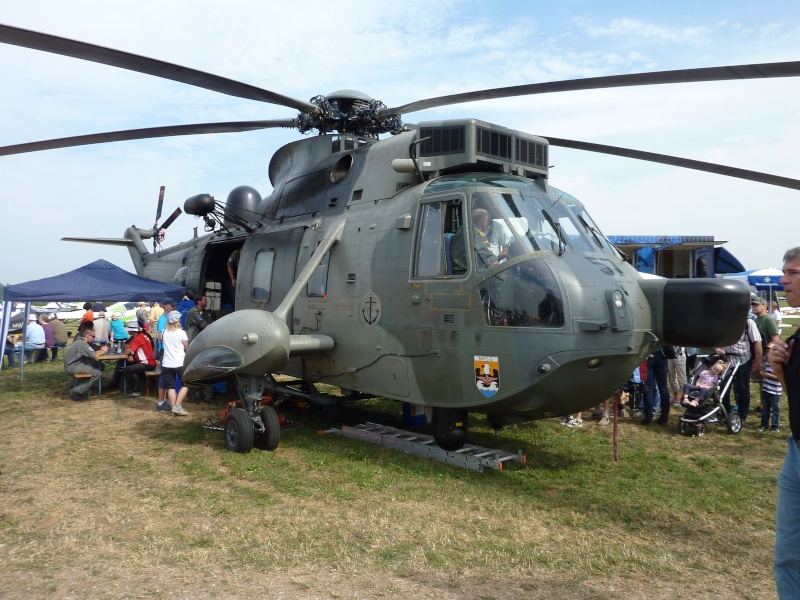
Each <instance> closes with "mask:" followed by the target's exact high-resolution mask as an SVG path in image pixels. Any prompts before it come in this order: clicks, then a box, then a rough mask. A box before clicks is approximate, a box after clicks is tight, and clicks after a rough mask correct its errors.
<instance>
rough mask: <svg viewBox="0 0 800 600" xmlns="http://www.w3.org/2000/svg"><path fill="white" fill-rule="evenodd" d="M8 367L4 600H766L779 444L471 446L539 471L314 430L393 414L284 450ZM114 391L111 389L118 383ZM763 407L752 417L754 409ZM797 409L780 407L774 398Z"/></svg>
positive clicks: (756, 436)
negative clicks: (76, 393)
mask: <svg viewBox="0 0 800 600" xmlns="http://www.w3.org/2000/svg"><path fill="white" fill-rule="evenodd" d="M25 375H26V379H27V381H25V382H23V383H21V382H20V381H19V370H18V369H16V370H11V371H8V370H4V371H3V372H2V373H1V374H0V398H1V399H0V597H2V598H5V599H17V598H20V599H21V598H26V599H27V598H342V599H349V598H364V599H366V598H394V597H402V598H423V599H433V598H437V599H451V598H452V599H455V598H459V599H476V600H477V599H507V598H589V599H600V598H625V599H628V598H647V599H648V600H649V599H656V598H671V599H674V598H711V597H713V598H717V599H722V598H736V599H741V598H753V599H755V598H774V597H775V592H774V584H773V580H772V575H771V569H772V555H773V543H774V508H775V497H776V476H777V473H778V470H779V469H780V466H781V464H782V459H783V455H784V453H785V437H786V435H788V423H787V416H786V408H785V406H784V415H783V421H784V429H783V432H782V433H781V434H770V433H759V432H757V431H756V428H757V427H758V419H757V415H755V414H754V415H751V418H750V419H749V421H748V422H747V423H746V426H745V430H744V431H743V432H742V433H741V435H738V436H734V435H730V434H728V433H727V431H726V430H725V428H724V427H715V426H710V427H709V428H708V430H707V433H706V435H705V436H704V437H702V438H696V437H685V436H681V435H680V434H679V433H678V431H677V412H676V411H674V410H673V413H672V415H671V418H670V424H669V426H667V427H659V426H657V425H651V426H650V427H643V426H641V425H638V424H637V423H635V422H634V421H632V420H630V419H622V420H621V421H620V425H619V436H618V439H619V442H618V444H619V461H618V462H614V460H613V452H612V449H613V448H612V428H611V427H603V428H601V427H599V426H597V425H596V424H594V423H592V422H590V420H588V413H586V417H587V418H586V420H585V421H584V427H583V428H581V429H567V428H565V427H563V426H561V425H560V424H559V423H558V422H557V421H556V420H549V421H542V422H539V423H536V424H526V425H523V426H519V427H518V428H516V429H506V430H504V431H503V432H501V434H500V436H499V437H495V436H494V433H493V432H492V431H491V430H490V429H489V428H488V427H487V424H486V422H485V421H484V420H483V419H481V418H479V417H473V419H472V421H471V424H472V430H471V435H472V439H471V441H473V442H475V443H478V444H481V445H485V446H489V447H496V448H503V449H506V450H509V451H512V452H513V451H516V450H517V449H518V448H521V449H522V450H523V451H524V452H525V454H526V455H527V464H526V465H519V466H511V467H507V468H506V469H504V470H502V471H499V472H498V471H492V470H489V471H487V472H484V473H477V472H472V471H466V470H462V469H459V468H456V467H451V466H447V465H444V464H440V463H435V462H430V461H427V460H425V459H422V458H416V457H412V456H408V455H405V454H401V453H397V452H394V451H391V450H388V449H384V448H379V447H376V446H372V445H367V444H365V443H363V442H358V441H354V440H349V439H346V438H342V437H339V436H333V435H322V434H320V433H319V431H320V430H324V429H326V428H330V427H339V426H341V425H342V424H345V423H347V424H355V423H360V422H364V421H365V420H373V421H377V422H380V423H385V424H389V425H396V426H402V424H401V423H400V419H399V418H400V406H399V404H396V403H392V402H388V401H378V400H376V401H370V402H363V403H357V404H353V405H351V406H350V407H348V408H347V409H346V410H345V411H344V412H343V414H341V415H340V416H338V417H335V418H332V417H325V416H323V415H321V414H317V413H313V412H300V411H297V412H291V413H289V414H288V415H287V416H288V417H289V418H290V419H291V420H293V421H295V422H297V424H298V425H299V426H298V427H296V428H294V429H290V430H288V431H286V432H284V435H283V439H282V442H281V445H280V447H279V448H278V450H277V451H276V452H272V453H267V452H260V451H258V450H254V451H253V452H251V453H249V454H246V455H239V454H233V453H229V452H227V451H226V450H225V448H224V444H223V440H222V434H220V433H217V432H212V431H207V430H205V429H203V427H202V425H203V422H204V420H205V419H207V418H212V417H214V416H215V415H216V413H217V412H218V411H219V409H220V408H221V407H222V402H220V404H219V405H217V406H213V407H210V406H208V405H191V404H190V405H188V408H189V410H190V412H191V414H190V416H189V417H174V416H172V415H170V414H163V413H157V412H156V411H155V410H154V400H153V399H152V398H136V399H130V398H129V399H125V400H123V399H122V396H121V393H119V392H113V393H106V394H104V395H103V398H102V399H97V398H96V396H95V395H93V397H92V399H91V400H90V401H86V402H82V403H75V402H72V401H71V400H70V399H69V397H68V396H67V395H65V394H64V392H65V390H66V387H67V384H68V379H69V378H68V376H67V375H65V374H64V372H63V370H62V364H61V363H60V362H58V363H54V364H49V363H47V364H38V365H30V366H28V368H26V370H25ZM107 377H108V376H107ZM756 398H757V397H754V401H753V405H754V406H755V405H756V404H757V403H758V402H757V399H756ZM784 403H785V399H784Z"/></svg>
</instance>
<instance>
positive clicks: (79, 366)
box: [3, 290, 214, 416]
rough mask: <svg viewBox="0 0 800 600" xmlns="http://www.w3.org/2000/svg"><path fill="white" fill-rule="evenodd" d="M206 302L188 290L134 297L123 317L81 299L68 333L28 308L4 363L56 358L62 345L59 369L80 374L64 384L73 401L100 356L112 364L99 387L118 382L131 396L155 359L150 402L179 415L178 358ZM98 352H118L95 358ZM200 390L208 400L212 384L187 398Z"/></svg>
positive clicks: (195, 398) (201, 325) (93, 382)
mask: <svg viewBox="0 0 800 600" xmlns="http://www.w3.org/2000/svg"><path fill="white" fill-rule="evenodd" d="M207 306H208V299H207V297H206V296H204V295H197V296H195V295H194V294H193V292H192V291H191V290H189V291H187V292H186V295H185V296H184V297H183V298H182V299H181V300H180V301H176V300H174V299H173V298H168V297H167V298H162V299H161V301H160V302H153V303H152V304H148V303H146V302H139V303H138V305H137V308H136V312H135V317H134V318H130V319H128V320H127V321H124V320H123V318H122V317H121V315H119V314H118V313H111V314H109V313H108V309H107V308H106V306H105V305H104V304H103V303H100V302H96V303H91V302H86V303H85V304H84V305H83V309H84V314H83V316H82V318H81V320H80V322H79V324H78V328H77V331H76V333H75V335H74V336H72V333H71V332H68V330H67V327H66V325H65V324H64V323H63V322H62V321H61V320H60V319H59V318H58V316H57V315H55V314H51V315H46V314H41V315H37V314H35V313H31V314H30V316H29V320H28V324H27V326H26V328H25V332H24V338H23V339H21V340H20V341H19V342H18V343H15V342H14V341H13V340H12V339H11V336H9V337H7V338H6V343H5V347H4V349H3V355H4V356H6V357H8V366H9V367H10V368H14V367H16V365H17V362H18V361H20V360H24V361H26V362H27V363H34V362H45V361H46V362H50V361H53V360H57V357H58V352H59V350H63V355H64V370H65V371H66V372H67V373H68V374H70V375H82V376H81V377H77V378H75V380H74V381H75V383H74V385H73V386H72V387H70V389H69V395H70V396H71V398H72V399H73V400H75V401H81V400H84V399H86V398H87V397H88V394H89V392H90V390H91V389H93V388H94V387H96V386H97V384H98V379H100V378H101V377H102V376H103V372H104V369H105V367H106V362H109V363H111V364H113V365H114V372H113V374H112V376H111V380H110V382H109V383H108V384H107V385H106V386H105V389H106V390H109V389H110V390H113V389H119V388H120V387H121V386H122V385H124V387H125V389H126V391H127V395H130V396H132V397H138V396H141V395H142V391H143V388H144V379H145V375H146V373H149V372H153V371H156V370H157V369H159V364H160V374H159V380H158V393H159V398H158V403H157V405H156V408H157V409H158V410H161V411H167V412H171V413H173V414H175V415H179V416H185V415H187V414H188V411H187V410H186V409H185V408H184V406H183V404H184V400H185V399H186V398H187V395H188V393H189V388H188V387H186V386H184V385H182V383H181V378H182V377H183V362H184V358H185V354H186V350H187V348H188V345H189V342H191V340H193V339H194V338H195V337H197V335H199V333H200V332H201V331H202V330H203V329H205V328H206V327H207V326H208V325H209V324H210V323H211V322H212V321H213V320H214V318H213V315H212V314H211V312H210V311H209V310H208V309H207ZM151 336H152V337H151ZM70 337H72V343H69V338H70ZM104 356H108V357H118V358H117V359H116V360H113V359H111V360H108V361H107V360H103V361H101V360H98V359H99V358H100V357H104ZM85 375H89V377H85ZM193 392H194V390H193ZM200 393H202V399H203V401H206V402H212V401H213V389H212V386H210V385H209V386H202V387H201V388H199V392H195V393H193V394H192V397H191V401H192V402H200V401H201V399H200Z"/></svg>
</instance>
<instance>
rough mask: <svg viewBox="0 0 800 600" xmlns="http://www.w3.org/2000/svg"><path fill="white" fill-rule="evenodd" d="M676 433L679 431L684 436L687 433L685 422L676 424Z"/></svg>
mask: <svg viewBox="0 0 800 600" xmlns="http://www.w3.org/2000/svg"><path fill="white" fill-rule="evenodd" d="M678 431H680V432H681V433H682V434H683V435H686V434H688V433H689V431H687V427H686V423H685V422H683V421H681V422H680V423H678Z"/></svg>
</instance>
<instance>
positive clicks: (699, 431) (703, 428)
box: [694, 423, 706, 437]
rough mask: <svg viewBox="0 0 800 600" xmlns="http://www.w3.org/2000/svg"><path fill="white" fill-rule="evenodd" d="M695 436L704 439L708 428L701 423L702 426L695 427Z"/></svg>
mask: <svg viewBox="0 0 800 600" xmlns="http://www.w3.org/2000/svg"><path fill="white" fill-rule="evenodd" d="M694 431H695V434H696V435H697V437H703V436H704V435H705V434H706V426H705V425H703V424H702V423H700V425H695V430H694Z"/></svg>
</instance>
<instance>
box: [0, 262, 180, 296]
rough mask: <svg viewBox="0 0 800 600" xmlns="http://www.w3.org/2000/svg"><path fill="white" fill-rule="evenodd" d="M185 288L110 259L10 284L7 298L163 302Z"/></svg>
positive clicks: (7, 289) (6, 292)
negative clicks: (50, 275) (130, 271)
mask: <svg viewBox="0 0 800 600" xmlns="http://www.w3.org/2000/svg"><path fill="white" fill-rule="evenodd" d="M183 291H184V288H182V287H178V286H176V285H172V284H171V283H162V282H160V281H155V280H153V279H148V278H147V277H140V276H139V275H134V274H133V273H129V272H128V271H125V270H123V269H121V268H119V267H118V266H116V265H113V264H111V263H110V262H108V261H106V260H96V261H95V262H93V263H90V264H88V265H85V266H83V267H80V268H79V269H75V270H74V271H69V272H68V273H62V274H61V275H56V276H54V277H45V278H44V279H37V280H36V281H28V282H27V283H18V284H15V285H9V286H6V289H5V300H6V301H7V302H72V301H75V300H85V299H91V300H93V301H97V302H105V301H109V302H111V301H124V302H136V301H140V300H142V301H145V302H159V301H160V300H161V299H162V298H164V297H167V296H169V297H173V298H176V299H179V298H181V297H182V296H183Z"/></svg>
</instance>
